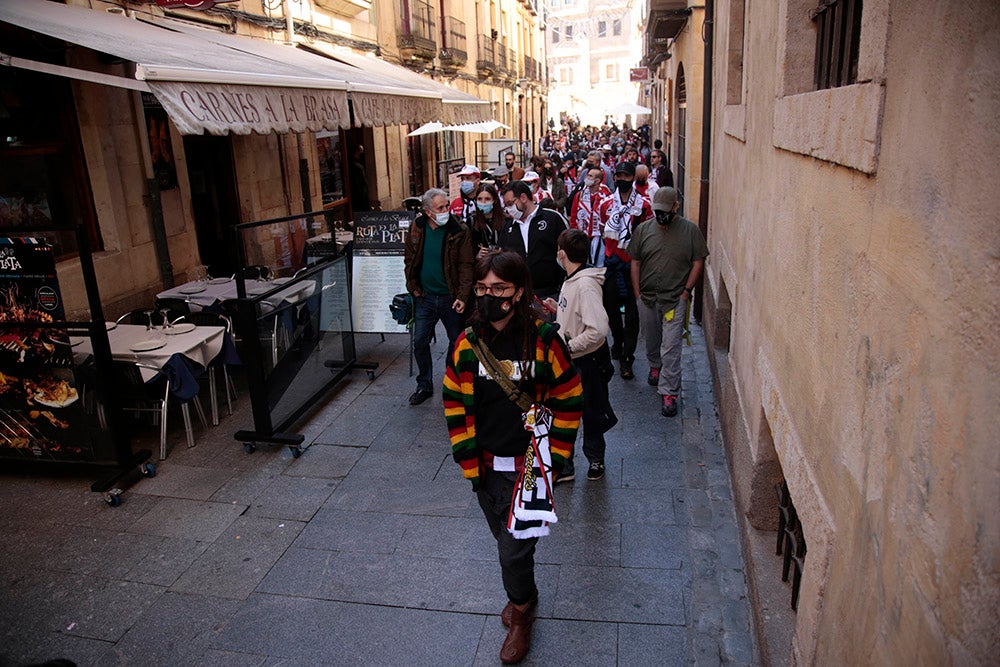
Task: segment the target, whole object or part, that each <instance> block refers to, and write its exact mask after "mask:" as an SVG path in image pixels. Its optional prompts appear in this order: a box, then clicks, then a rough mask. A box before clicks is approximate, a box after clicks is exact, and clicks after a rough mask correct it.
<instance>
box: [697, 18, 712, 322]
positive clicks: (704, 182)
mask: <svg viewBox="0 0 1000 667" xmlns="http://www.w3.org/2000/svg"><path fill="white" fill-rule="evenodd" d="M704 25H705V30H704V35H705V37H704V39H705V78H704V85H703V90H702V107H701V193H700V197H699V200H698V229H700V230H701V233H702V235H703V236H704V237H705V240H706V241H707V240H708V202H709V178H708V176H709V169H711V166H712V43H713V42H714V41H715V40H714V34H715V31H714V27H715V0H705V24H704ZM704 285H705V272H704V271H702V274H701V278H699V279H698V285H697V287H698V289H697V291H696V292H695V299H694V319H695V321H697V322H698V323H699V324H700V323H701V317H702V311H703V309H704V299H703V298H702V296H703V294H704V291H705V289H704Z"/></svg>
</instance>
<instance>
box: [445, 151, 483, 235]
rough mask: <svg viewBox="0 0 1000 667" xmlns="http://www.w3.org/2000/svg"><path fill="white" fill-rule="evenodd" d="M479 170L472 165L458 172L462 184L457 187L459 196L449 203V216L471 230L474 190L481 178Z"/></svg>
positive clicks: (473, 215) (473, 214) (473, 220)
mask: <svg viewBox="0 0 1000 667" xmlns="http://www.w3.org/2000/svg"><path fill="white" fill-rule="evenodd" d="M481 176H482V175H481V174H480V173H479V168H478V167H477V166H476V165H474V164H467V165H465V166H464V167H462V169H461V171H459V172H458V177H459V178H460V179H461V182H462V184H461V185H460V186H459V187H460V189H461V191H462V192H461V194H460V195H459V196H457V197H455V199H454V200H453V201H452V202H451V214H452V215H453V216H455V217H456V218H458V219H459V220H461V221H462V222H464V223H465V226H466V227H468V228H469V229H472V226H473V225H474V224H475V221H476V197H475V194H474V193H475V192H476V188H477V187H479V179H480V178H481Z"/></svg>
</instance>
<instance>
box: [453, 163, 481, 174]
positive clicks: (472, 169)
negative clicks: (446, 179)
mask: <svg viewBox="0 0 1000 667" xmlns="http://www.w3.org/2000/svg"><path fill="white" fill-rule="evenodd" d="M458 175H459V176H469V175H475V176H479V169H477V168H476V165H474V164H467V165H465V166H464V167H462V171H460V172H458Z"/></svg>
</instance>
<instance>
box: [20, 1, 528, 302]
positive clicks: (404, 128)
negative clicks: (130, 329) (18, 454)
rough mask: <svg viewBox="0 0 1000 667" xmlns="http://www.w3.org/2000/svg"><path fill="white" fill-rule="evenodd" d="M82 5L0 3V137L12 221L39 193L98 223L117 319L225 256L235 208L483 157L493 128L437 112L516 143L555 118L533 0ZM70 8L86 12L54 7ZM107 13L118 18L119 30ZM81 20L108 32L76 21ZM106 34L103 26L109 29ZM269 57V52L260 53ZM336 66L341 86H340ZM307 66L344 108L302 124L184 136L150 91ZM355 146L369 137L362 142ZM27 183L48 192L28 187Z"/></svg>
mask: <svg viewBox="0 0 1000 667" xmlns="http://www.w3.org/2000/svg"><path fill="white" fill-rule="evenodd" d="M68 5H69V6H68V7H64V6H60V4H59V3H48V2H44V1H43V0H11V2H10V3H5V6H6V8H7V9H6V10H4V11H6V12H8V13H6V14H0V36H2V39H0V41H2V42H3V46H2V47H0V50H2V51H3V53H4V54H6V55H12V56H14V58H13V61H11V63H10V64H12V66H10V67H0V77H2V78H0V86H2V87H3V90H4V92H5V95H7V97H6V98H5V103H6V104H8V105H10V108H11V109H14V110H15V113H13V114H12V115H11V116H10V117H9V118H10V119H13V120H6V121H4V122H5V123H8V124H6V125H5V128H4V129H5V130H10V129H11V128H12V127H14V122H15V121H16V122H17V123H20V125H18V126H17V127H18V128H20V127H22V126H23V129H17V131H8V132H7V133H6V134H7V136H9V137H14V138H13V139H7V137H6V136H5V141H3V142H0V143H2V145H0V162H3V164H4V167H3V168H2V169H0V198H2V199H3V200H4V202H5V206H6V205H7V204H11V206H14V205H16V206H17V207H19V208H18V211H19V212H18V213H16V214H11V215H6V213H4V215H5V216H6V217H5V218H4V220H7V219H8V218H10V219H14V217H16V216H20V217H24V215H27V214H26V213H24V212H25V211H27V210H28V209H29V208H30V209H31V212H32V214H34V215H39V216H44V217H47V218H52V219H53V220H54V221H56V222H68V223H80V224H83V225H84V226H85V227H86V228H87V229H88V230H89V236H90V238H91V244H92V246H94V247H95V249H96V254H95V264H96V268H97V273H98V279H99V281H100V287H101V296H102V299H103V302H104V304H105V310H106V315H107V316H109V317H111V316H115V315H117V314H119V313H121V312H124V311H126V310H129V309H132V308H135V307H139V306H148V305H149V304H151V303H152V298H153V295H155V294H156V293H157V292H158V291H161V290H162V289H163V288H164V286H165V284H166V283H167V282H169V281H173V282H184V281H185V280H188V279H190V278H191V277H193V275H194V270H195V269H196V268H197V267H198V266H199V265H203V264H206V265H210V266H215V267H217V268H218V270H220V271H228V270H231V268H232V265H233V256H232V255H233V251H232V247H231V245H232V244H231V242H230V237H229V236H228V234H229V228H231V227H232V225H235V224H237V223H240V222H251V221H256V220H264V219H271V218H278V217H282V216H288V215H294V214H298V213H301V212H304V211H306V210H319V209H326V210H327V211H328V213H329V217H330V218H331V219H334V220H337V221H342V222H348V221H350V220H351V218H352V216H353V214H354V211H355V210H363V209H364V208H365V207H366V205H372V206H375V207H381V208H384V209H398V208H400V206H401V202H402V200H403V199H404V198H405V197H407V196H410V195H412V194H416V193H420V192H423V191H424V190H425V189H427V188H429V187H436V186H439V185H442V184H444V185H446V186H447V173H446V171H444V166H443V164H444V163H447V161H448V160H449V159H450V160H451V161H452V162H455V161H458V160H461V161H462V162H475V161H476V150H477V143H476V140H477V139H480V138H483V137H484V136H489V135H484V134H470V133H457V132H445V133H437V134H431V135H425V136H422V137H408V136H407V135H408V134H409V133H410V132H411V131H413V130H415V129H417V128H418V127H420V126H421V125H422V124H424V123H427V122H430V121H440V122H443V123H445V124H460V123H464V122H475V121H484V120H489V119H495V120H498V121H500V122H502V123H505V124H507V125H509V126H510V127H511V130H510V131H503V130H501V131H497V132H495V133H494V135H502V134H506V135H507V136H509V137H511V140H512V141H520V140H521V139H524V140H525V141H533V140H534V139H535V138H536V137H537V136H539V134H540V133H541V132H542V131H543V129H544V125H543V118H544V116H545V86H544V66H543V65H542V63H543V62H544V61H543V58H542V57H541V54H542V48H543V44H542V36H541V31H542V25H541V20H540V17H539V15H538V10H537V7H536V5H535V3H534V2H531V1H528V0H524V1H520V2H500V1H493V2H482V3H465V2H459V1H458V0H441V1H440V2H438V1H436V0H435V2H426V1H424V0H351V1H350V2H348V1H341V0H307V1H304V2H287V1H286V2H281V1H277V2H265V3H263V4H262V3H259V2H256V3H254V2H250V1H249V0H239V1H237V2H218V3H214V2H212V1H211V0H207V1H206V2H204V3H201V5H200V6H199V7H198V8H197V9H192V8H191V5H192V3H187V6H184V3H181V2H172V1H171V0H162V1H161V2H159V3H157V4H153V3H145V2H144V3H133V2H126V1H122V2H85V1H78V0H71V1H70V2H69V3H68ZM160 5H164V6H160ZM166 5H172V6H166ZM63 9H65V10H70V11H73V12H83V11H84V10H86V11H87V12H89V14H79V13H73V14H66V12H57V11H56V10H63ZM50 14H51V16H50ZM29 16H30V17H33V18H31V20H28V19H27V18H25V17H29ZM67 16H69V18H67ZM78 16H84V17H85V20H83V21H76V17H78ZM36 19H37V20H36ZM108 20H116V21H119V22H120V23H119V24H117V25H120V26H121V28H122V29H121V31H120V34H117V32H116V30H115V29H113V28H112V29H108V23H107V22H108ZM74 23H78V24H79V26H83V27H86V24H89V23H94V28H95V30H96V29H97V28H100V30H102V31H105V32H95V31H94V30H89V29H84V30H79V31H77V30H76V27H78V26H74ZM136 24H142V25H141V26H139V27H138V28H137V27H135V26H136ZM151 24H152V25H156V26H158V27H160V28H162V29H163V31H166V30H170V31H177V38H176V39H177V46H176V49H174V52H173V53H170V54H169V56H170V58H169V60H170V61H171V63H172V64H173V65H177V64H178V63H179V64H180V65H182V66H180V67H171V68H167V67H166V66H163V65H164V63H162V62H157V63H155V64H156V65H161V66H163V67H161V68H159V69H158V68H157V67H155V66H154V67H152V68H150V67H145V69H144V65H143V63H145V64H146V65H149V64H150V63H148V62H146V61H145V59H144V56H146V55H147V54H148V55H149V58H150V59H155V57H156V55H155V54H156V49H155V48H153V45H144V44H142V43H141V39H139V40H133V43H129V39H130V35H132V34H137V35H143V34H148V30H149V28H150V25H151ZM140 28H142V30H140ZM97 34H107V35H109V37H108V38H107V39H105V41H104V42H103V43H102V42H100V40H99V39H98V38H97V37H95V35H97ZM234 40H235V41H234ZM146 47H148V48H146ZM274 49H282V51H281V52H280V53H279V52H278V51H275V50H274ZM289 50H291V51H292V52H293V53H290V54H289V53H288V51H289ZM223 53H225V54H228V55H225V56H224V57H219V54H223ZM226 58H232V63H230V62H229V61H227V60H226ZM272 59H273V60H274V61H276V62H271V60H272ZM303 59H305V60H303ZM265 60H267V61H268V63H269V64H268V66H267V67H263V68H260V69H257V68H256V65H255V63H256V62H263V61H265ZM317 63H328V64H329V66H330V67H334V68H337V70H338V71H339V72H340V74H337V73H333V74H327V73H326V72H325V69H324V68H325V67H326V66H325V65H323V64H318V65H317ZM4 64H8V63H4ZM311 68H314V69H311ZM168 69H169V70H170V72H169V73H168V72H167V70H168ZM178 72H180V73H179V74H178ZM234 72H235V74H234ZM303 73H305V74H306V79H307V80H305V79H301V77H303ZM352 73H353V74H352ZM237 75H238V76H237ZM355 75H357V77H355ZM327 76H333V77H334V78H337V77H341V78H343V79H344V82H343V85H342V86H341V87H340V88H339V89H337V90H331V87H336V86H334V84H329V83H324V80H325V77H327ZM213 77H214V78H213ZM296 77H299V78H298V79H297V78H296ZM161 79H162V80H161ZM244 79H246V80H244ZM297 80H305V83H303V84H302V86H301V90H320V91H327V92H328V93H329V95H327V97H329V98H330V99H335V100H341V101H342V103H343V108H342V109H338V110H337V113H338V114H340V116H339V117H338V118H337V119H335V120H332V121H331V120H330V119H329V118H327V119H326V120H325V121H324V120H322V119H321V120H320V121H317V122H311V121H309V119H308V118H306V117H305V116H306V115H308V112H307V111H303V114H304V115H303V117H302V118H301V119H299V120H301V123H298V124H294V123H293V125H294V126H290V127H285V128H283V129H278V130H270V129H266V128H265V129H264V130H261V129H260V128H252V129H253V131H250V130H246V132H247V133H242V132H243V130H239V129H237V128H236V124H235V122H236V121H235V120H234V118H235V117H236V116H238V115H239V112H238V111H236V112H235V115H233V114H232V113H229V112H227V111H226V109H224V108H223V112H225V113H222V116H226V117H227V118H228V120H229V121H231V122H232V123H234V124H233V127H232V128H229V127H226V126H225V125H226V123H225V122H223V121H219V122H220V123H221V126H218V127H215V128H209V129H208V130H206V131H205V132H204V133H202V134H197V133H195V134H187V133H182V130H181V128H179V127H178V121H177V118H176V117H175V115H174V113H175V110H173V109H171V108H169V105H167V107H166V108H165V107H164V104H166V103H165V102H164V100H163V98H162V96H160V95H158V94H153V93H150V92H149V91H150V88H151V87H153V86H154V84H156V85H159V86H160V90H163V89H165V88H166V87H167V86H168V85H172V82H175V81H181V82H185V81H186V82H187V83H190V85H191V86H211V85H216V84H219V85H235V86H236V87H237V89H238V88H239V86H241V85H247V86H250V85H252V86H256V87H257V88H256V90H258V91H260V90H264V89H266V90H270V91H271V92H272V93H274V94H275V95H277V96H278V97H280V94H281V92H282V91H285V90H288V88H284V87H283V86H291V85H293V83H294V82H295V81H297ZM220 81H221V83H220ZM338 85H339V84H338ZM313 86H316V88H313ZM366 86H367V87H366ZM348 89H350V92H347V90H348ZM296 90H299V89H298V88H296ZM393 90H396V91H398V94H393V92H392V91H393ZM39 91H46V93H45V95H42V94H40V93H39ZM154 93H156V91H154ZM178 94H179V95H180V94H181V93H178ZM345 94H346V95H347V97H345V96H344V95H345ZM324 95H326V93H324ZM178 99H180V98H178ZM348 99H350V105H351V106H350V111H348ZM362 102H366V103H368V102H370V103H371V105H372V106H365V105H364V104H362ZM161 103H163V104H161ZM208 106H209V107H210V106H211V105H208ZM362 109H364V112H363V113H362ZM216 111H218V109H216ZM227 113H228V116H227V115H226V114H227ZM366 114H367V115H366ZM202 115H205V114H202ZM222 116H220V117H222ZM324 122H325V123H326V125H323V123H324ZM43 125H44V127H45V128H47V129H44V130H43V129H41V127H42V126H43ZM307 125H308V127H307ZM212 132H214V134H213V133H212ZM359 146H362V147H363V155H361V156H360V158H358V159H357V160H353V159H352V158H353V156H354V151H355V150H356V148H357V147H359ZM40 156H41V157H40ZM46 156H48V157H46ZM165 156H166V157H165ZM352 162H357V165H356V166H357V167H358V169H353V168H352V164H351V163H352ZM164 164H167V166H166V167H165V166H164ZM362 170H363V172H364V174H365V179H364V180H366V181H367V183H366V184H367V186H368V193H367V194H368V199H369V201H368V202H360V201H357V199H358V197H359V195H358V192H360V190H354V189H353V188H352V187H351V180H352V179H351V176H352V174H353V175H356V174H358V173H360V172H361V171H362ZM442 176H443V178H442ZM354 180H355V183H356V182H357V181H358V180H359V179H358V178H355V179H354ZM45 189H47V191H46V192H41V190H45ZM154 190H155V191H154ZM25 193H28V194H27V196H28V198H29V199H30V198H40V199H39V200H38V201H39V202H42V200H44V205H41V204H40V205H38V206H34V207H33V208H32V205H31V204H30V202H29V203H28V204H27V205H24V204H23V202H25V201H27V200H26V199H25ZM16 202H22V203H21V204H17V203H16ZM8 208H9V207H8ZM0 213H2V212H0ZM158 226H159V227H160V230H158V229H157V227H158ZM262 252H263V255H261V256H259V257H256V258H254V259H255V260H256V261H259V262H261V263H272V262H274V261H275V260H276V258H275V257H274V256H272V255H273V251H269V250H268V249H267V248H264V249H263V250H262ZM61 258H62V259H61V261H60V262H59V264H58V271H59V275H60V283H61V287H62V290H63V292H64V298H65V300H66V303H67V308H68V310H69V311H70V312H72V313H77V314H79V313H80V312H82V310H83V308H84V306H85V296H84V290H83V285H82V281H81V279H80V275H81V274H80V265H79V260H78V259H76V257H75V252H74V251H73V249H72V248H69V247H67V249H66V251H65V252H64V253H61Z"/></svg>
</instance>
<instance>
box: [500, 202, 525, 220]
mask: <svg viewBox="0 0 1000 667" xmlns="http://www.w3.org/2000/svg"><path fill="white" fill-rule="evenodd" d="M503 210H504V212H506V213H507V215H508V216H509V217H510V218H511V219H512V220H520V219H521V211H519V210H518V208H517V204H510V205H509V206H504V207H503Z"/></svg>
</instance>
